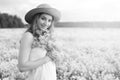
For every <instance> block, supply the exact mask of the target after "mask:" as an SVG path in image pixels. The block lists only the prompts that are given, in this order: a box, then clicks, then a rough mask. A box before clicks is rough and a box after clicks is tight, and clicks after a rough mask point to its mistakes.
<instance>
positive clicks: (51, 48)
mask: <svg viewBox="0 0 120 80" xmlns="http://www.w3.org/2000/svg"><path fill="white" fill-rule="evenodd" d="M46 50H47V54H46V55H47V56H48V57H50V58H51V60H52V61H53V62H55V63H56V64H59V63H60V62H61V61H62V57H63V54H62V53H61V50H60V48H59V47H58V46H57V44H55V42H53V41H49V42H48V44H47V46H46Z"/></svg>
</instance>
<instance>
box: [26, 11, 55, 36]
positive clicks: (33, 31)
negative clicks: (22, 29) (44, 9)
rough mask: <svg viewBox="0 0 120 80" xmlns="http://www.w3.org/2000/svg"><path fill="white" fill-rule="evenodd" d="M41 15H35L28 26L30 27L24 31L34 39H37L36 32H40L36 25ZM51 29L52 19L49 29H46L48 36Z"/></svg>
mask: <svg viewBox="0 0 120 80" xmlns="http://www.w3.org/2000/svg"><path fill="white" fill-rule="evenodd" d="M41 14H43V13H41ZM41 14H37V15H35V17H34V18H33V21H32V23H31V24H29V25H30V27H29V28H28V29H27V30H26V32H30V33H32V34H33V36H34V37H39V35H38V33H37V30H40V29H39V25H38V19H39V18H40V16H41ZM53 28H54V19H53V20H52V23H51V25H50V27H48V30H49V32H50V34H52V33H53Z"/></svg>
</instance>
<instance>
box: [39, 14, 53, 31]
mask: <svg viewBox="0 0 120 80" xmlns="http://www.w3.org/2000/svg"><path fill="white" fill-rule="evenodd" d="M52 21H53V17H52V16H51V15H49V14H41V15H40V18H39V19H38V25H39V28H40V29H42V30H46V29H47V28H48V27H50V26H51V24H52Z"/></svg>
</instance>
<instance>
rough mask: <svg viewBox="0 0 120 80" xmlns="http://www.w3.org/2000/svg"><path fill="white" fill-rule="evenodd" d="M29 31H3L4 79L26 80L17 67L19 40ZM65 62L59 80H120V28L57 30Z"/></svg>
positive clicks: (0, 48) (0, 64) (0, 32)
mask: <svg viewBox="0 0 120 80" xmlns="http://www.w3.org/2000/svg"><path fill="white" fill-rule="evenodd" d="M25 30H26V29H1V30H0V74H1V75H2V77H3V80H6V79H8V80H18V79H23V80H24V79H25V78H26V77H27V72H26V73H25V72H23V73H21V72H19V70H18V68H17V66H16V65H17V58H18V50H19V46H20V43H19V41H20V38H21V36H22V34H23V33H24V31H25ZM55 37H56V40H57V44H58V45H59V46H60V48H61V52H62V54H64V56H63V58H62V62H61V63H60V64H59V65H57V80H120V29H119V28H104V29H102V28H56V29H55Z"/></svg>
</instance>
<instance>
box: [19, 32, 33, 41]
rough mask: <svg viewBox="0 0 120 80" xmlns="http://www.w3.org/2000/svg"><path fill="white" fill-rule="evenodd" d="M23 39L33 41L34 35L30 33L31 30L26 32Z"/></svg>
mask: <svg viewBox="0 0 120 80" xmlns="http://www.w3.org/2000/svg"><path fill="white" fill-rule="evenodd" d="M21 41H23V42H32V41H33V35H32V33H30V32H25V33H24V34H23V35H22V39H21Z"/></svg>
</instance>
